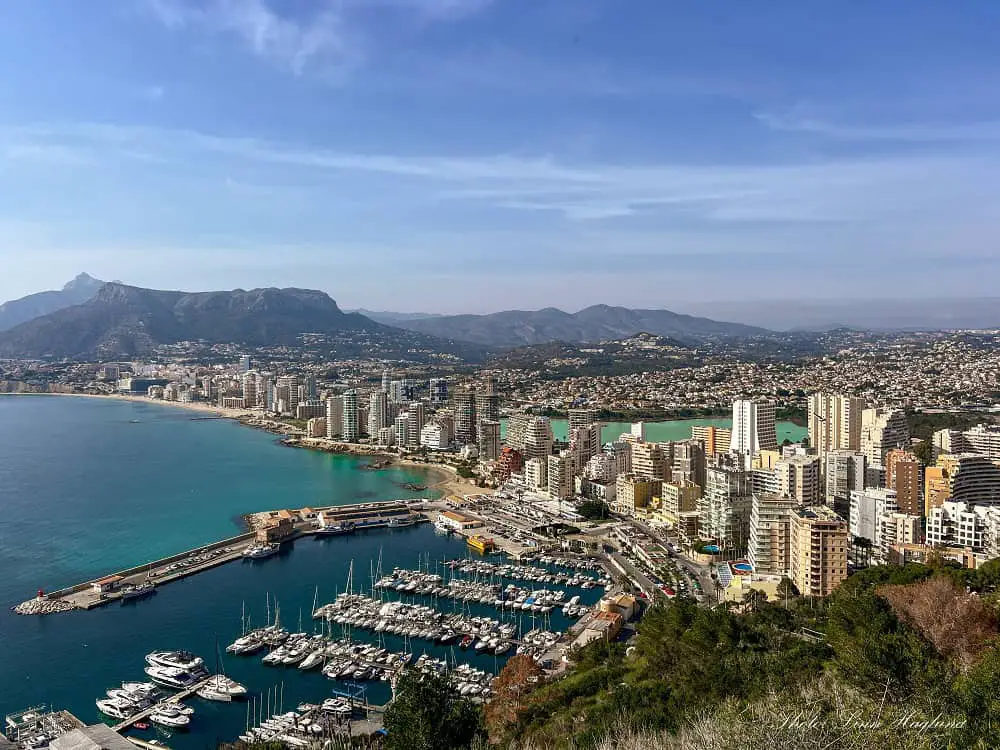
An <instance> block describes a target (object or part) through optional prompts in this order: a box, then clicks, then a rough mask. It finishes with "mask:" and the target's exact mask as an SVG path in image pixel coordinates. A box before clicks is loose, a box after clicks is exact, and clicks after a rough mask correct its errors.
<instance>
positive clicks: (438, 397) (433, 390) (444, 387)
mask: <svg viewBox="0 0 1000 750" xmlns="http://www.w3.org/2000/svg"><path fill="white" fill-rule="evenodd" d="M427 385H428V390H429V391H430V394H429V397H430V400H431V403H432V404H435V405H440V404H445V403H447V402H448V381H447V380H445V379H444V378H431V379H430V380H429V381H428V383H427Z"/></svg>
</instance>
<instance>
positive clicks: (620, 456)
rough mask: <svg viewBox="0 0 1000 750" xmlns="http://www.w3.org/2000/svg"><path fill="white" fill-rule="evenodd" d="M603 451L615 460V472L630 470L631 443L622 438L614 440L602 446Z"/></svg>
mask: <svg viewBox="0 0 1000 750" xmlns="http://www.w3.org/2000/svg"><path fill="white" fill-rule="evenodd" d="M604 452H605V453H606V454H607V455H609V456H611V458H612V459H614V462H615V474H616V475H618V474H628V473H631V471H632V445H631V444H630V443H628V442H626V441H624V440H616V441H615V442H613V443H607V444H605V446H604Z"/></svg>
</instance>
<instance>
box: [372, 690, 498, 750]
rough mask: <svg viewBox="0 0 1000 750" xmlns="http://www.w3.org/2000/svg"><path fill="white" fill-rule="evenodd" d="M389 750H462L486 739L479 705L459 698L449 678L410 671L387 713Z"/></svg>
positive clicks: (386, 743)
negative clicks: (480, 739) (479, 739)
mask: <svg viewBox="0 0 1000 750" xmlns="http://www.w3.org/2000/svg"><path fill="white" fill-rule="evenodd" d="M384 724H385V729H386V732H387V735H386V739H385V748H386V750H460V748H467V747H469V746H470V745H471V744H472V743H473V742H474V741H476V740H477V738H481V737H483V736H484V735H483V717H482V711H481V710H480V708H479V707H478V706H476V705H475V704H473V703H471V702H470V701H468V700H465V699H464V698H460V697H458V695H456V693H455V691H454V690H452V688H451V686H450V684H449V682H448V679H447V678H446V677H444V676H442V675H438V674H426V675H425V674H420V673H418V672H414V671H408V672H406V673H404V674H403V676H402V677H401V678H400V680H399V683H398V685H397V686H396V693H395V698H394V699H393V701H392V703H391V704H390V706H389V709H388V710H387V711H386V713H385V722H384Z"/></svg>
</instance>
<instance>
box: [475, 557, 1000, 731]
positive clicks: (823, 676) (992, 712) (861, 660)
mask: <svg viewBox="0 0 1000 750" xmlns="http://www.w3.org/2000/svg"><path fill="white" fill-rule="evenodd" d="M998 585H1000V562H996V563H988V564H987V565H985V566H984V567H983V568H981V569H980V570H978V571H968V570H962V569H957V568H954V567H949V566H945V565H939V564H938V565H909V566H906V567H901V568H900V567H877V568H871V569H868V570H866V571H863V572H861V573H858V574H855V575H854V576H852V577H851V578H850V579H848V580H847V581H846V582H845V583H844V584H843V585H842V586H841V587H840V589H839V590H838V591H837V592H836V594H834V595H833V596H832V597H830V598H828V599H826V600H808V599H802V598H795V597H794V596H793V592H792V591H790V590H789V591H787V592H785V593H787V594H788V596H789V598H788V600H787V603H786V602H785V601H782V602H781V603H767V602H765V601H763V597H759V596H758V597H756V598H755V599H754V600H753V601H752V602H751V603H749V604H747V605H746V606H744V607H742V608H741V609H742V610H743V613H742V614H739V613H737V611H736V610H735V608H732V607H727V606H726V605H720V606H718V607H715V608H714V609H708V608H704V607H698V606H696V605H695V603H694V602H693V601H691V600H689V599H685V598H678V599H675V600H673V601H672V602H670V603H667V604H658V605H656V606H654V607H652V608H651V609H650V610H649V612H648V614H647V615H646V617H645V618H644V619H643V620H642V621H641V622H640V623H639V626H638V635H637V638H636V641H635V644H634V645H635V649H634V651H633V650H631V649H630V655H626V653H625V649H624V647H623V646H621V645H619V644H610V645H609V644H605V643H603V642H599V643H595V644H591V645H589V646H587V647H586V648H584V649H583V650H581V651H580V652H579V653H578V654H577V655H576V657H575V660H576V664H575V667H574V668H573V669H572V670H571V671H570V672H569V673H568V675H567V676H566V677H564V678H562V679H558V680H555V681H553V682H550V683H548V684H545V685H543V686H541V687H539V688H537V689H535V690H533V691H531V693H530V695H528V696H523V695H521V696H519V697H520V704H519V706H518V709H517V710H516V711H508V712H506V713H505V714H504V716H503V717H502V718H501V719H496V717H493V716H491V717H490V722H489V729H490V735H491V737H492V738H494V739H502V740H503V741H505V742H507V743H514V742H515V739H516V741H517V743H519V744H516V745H515V744H508V745H506V746H507V747H515V746H516V747H523V748H530V747H538V748H594V749H595V750H596V749H598V748H604V747H612V746H615V747H649V748H660V747H662V748H668V747H669V748H681V747H691V748H694V747H713V748H715V747H719V748H722V747H725V748H729V747H732V748H736V747H749V746H751V745H750V744H747V739H748V738H749V737H751V736H755V737H756V736H760V737H761V740H760V741H759V743H756V742H755V743H754V744H753V745H752V746H753V747H758V746H759V747H774V748H777V747H803V748H804V747H813V746H824V747H856V746H860V745H863V744H871V745H872V746H876V747H907V748H932V747H956V748H958V747H962V748H990V747H997V746H1000V701H997V700H996V698H995V689H993V688H991V686H992V685H995V680H996V679H997V678H998V677H1000V649H998V648H997V643H998V636H1000V629H998V627H997V618H996V606H997V588H998ZM786 588H788V589H790V587H786ZM967 588H968V589H969V590H971V591H972V592H973V594H972V595H970V594H967V593H966V589H967ZM789 712H791V713H789ZM796 713H804V715H808V716H810V717H814V718H815V721H812V722H805V723H803V724H802V725H789V724H788V723H787V721H785V719H787V717H788V716H789V715H793V714H796ZM852 714H853V715H855V717H856V718H855V722H856V723H858V724H859V725H858V726H849V727H845V726H844V724H845V717H847V716H850V715H852ZM934 717H938V722H939V725H938V726H937V727H935V728H931V729H928V730H926V731H913V730H909V728H908V727H909V725H908V724H907V722H919V721H924V720H930V719H933V718H934ZM904 719H905V721H904ZM706 722H707V723H706ZM866 722H871V726H869V725H868V724H867V723H866ZM768 733H770V734H771V735H773V736H774V738H775V739H773V740H768V741H765V738H766V737H767V736H768ZM609 737H613V738H614V744H612V740H610V739H609ZM640 737H641V738H642V739H641V742H640V740H639V739H636V738H640ZM629 738H632V739H629ZM777 738H782V740H781V742H778V740H777ZM833 738H839V740H838V741H831V740H832V739H833ZM782 743H784V744H782ZM501 746H503V745H501Z"/></svg>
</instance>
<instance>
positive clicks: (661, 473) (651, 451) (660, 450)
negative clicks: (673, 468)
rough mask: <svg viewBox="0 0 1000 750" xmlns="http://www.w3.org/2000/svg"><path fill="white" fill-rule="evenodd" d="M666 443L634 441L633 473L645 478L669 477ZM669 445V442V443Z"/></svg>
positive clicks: (661, 478) (660, 478)
mask: <svg viewBox="0 0 1000 750" xmlns="http://www.w3.org/2000/svg"><path fill="white" fill-rule="evenodd" d="M664 445H665V444H664V443H639V442H637V443H634V444H633V445H632V473H633V474H635V475H636V476H637V477H642V478H644V479H659V480H661V481H662V480H663V479H667V478H668V476H667V465H668V462H667V458H666V456H665V454H664ZM667 445H669V444H667Z"/></svg>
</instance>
